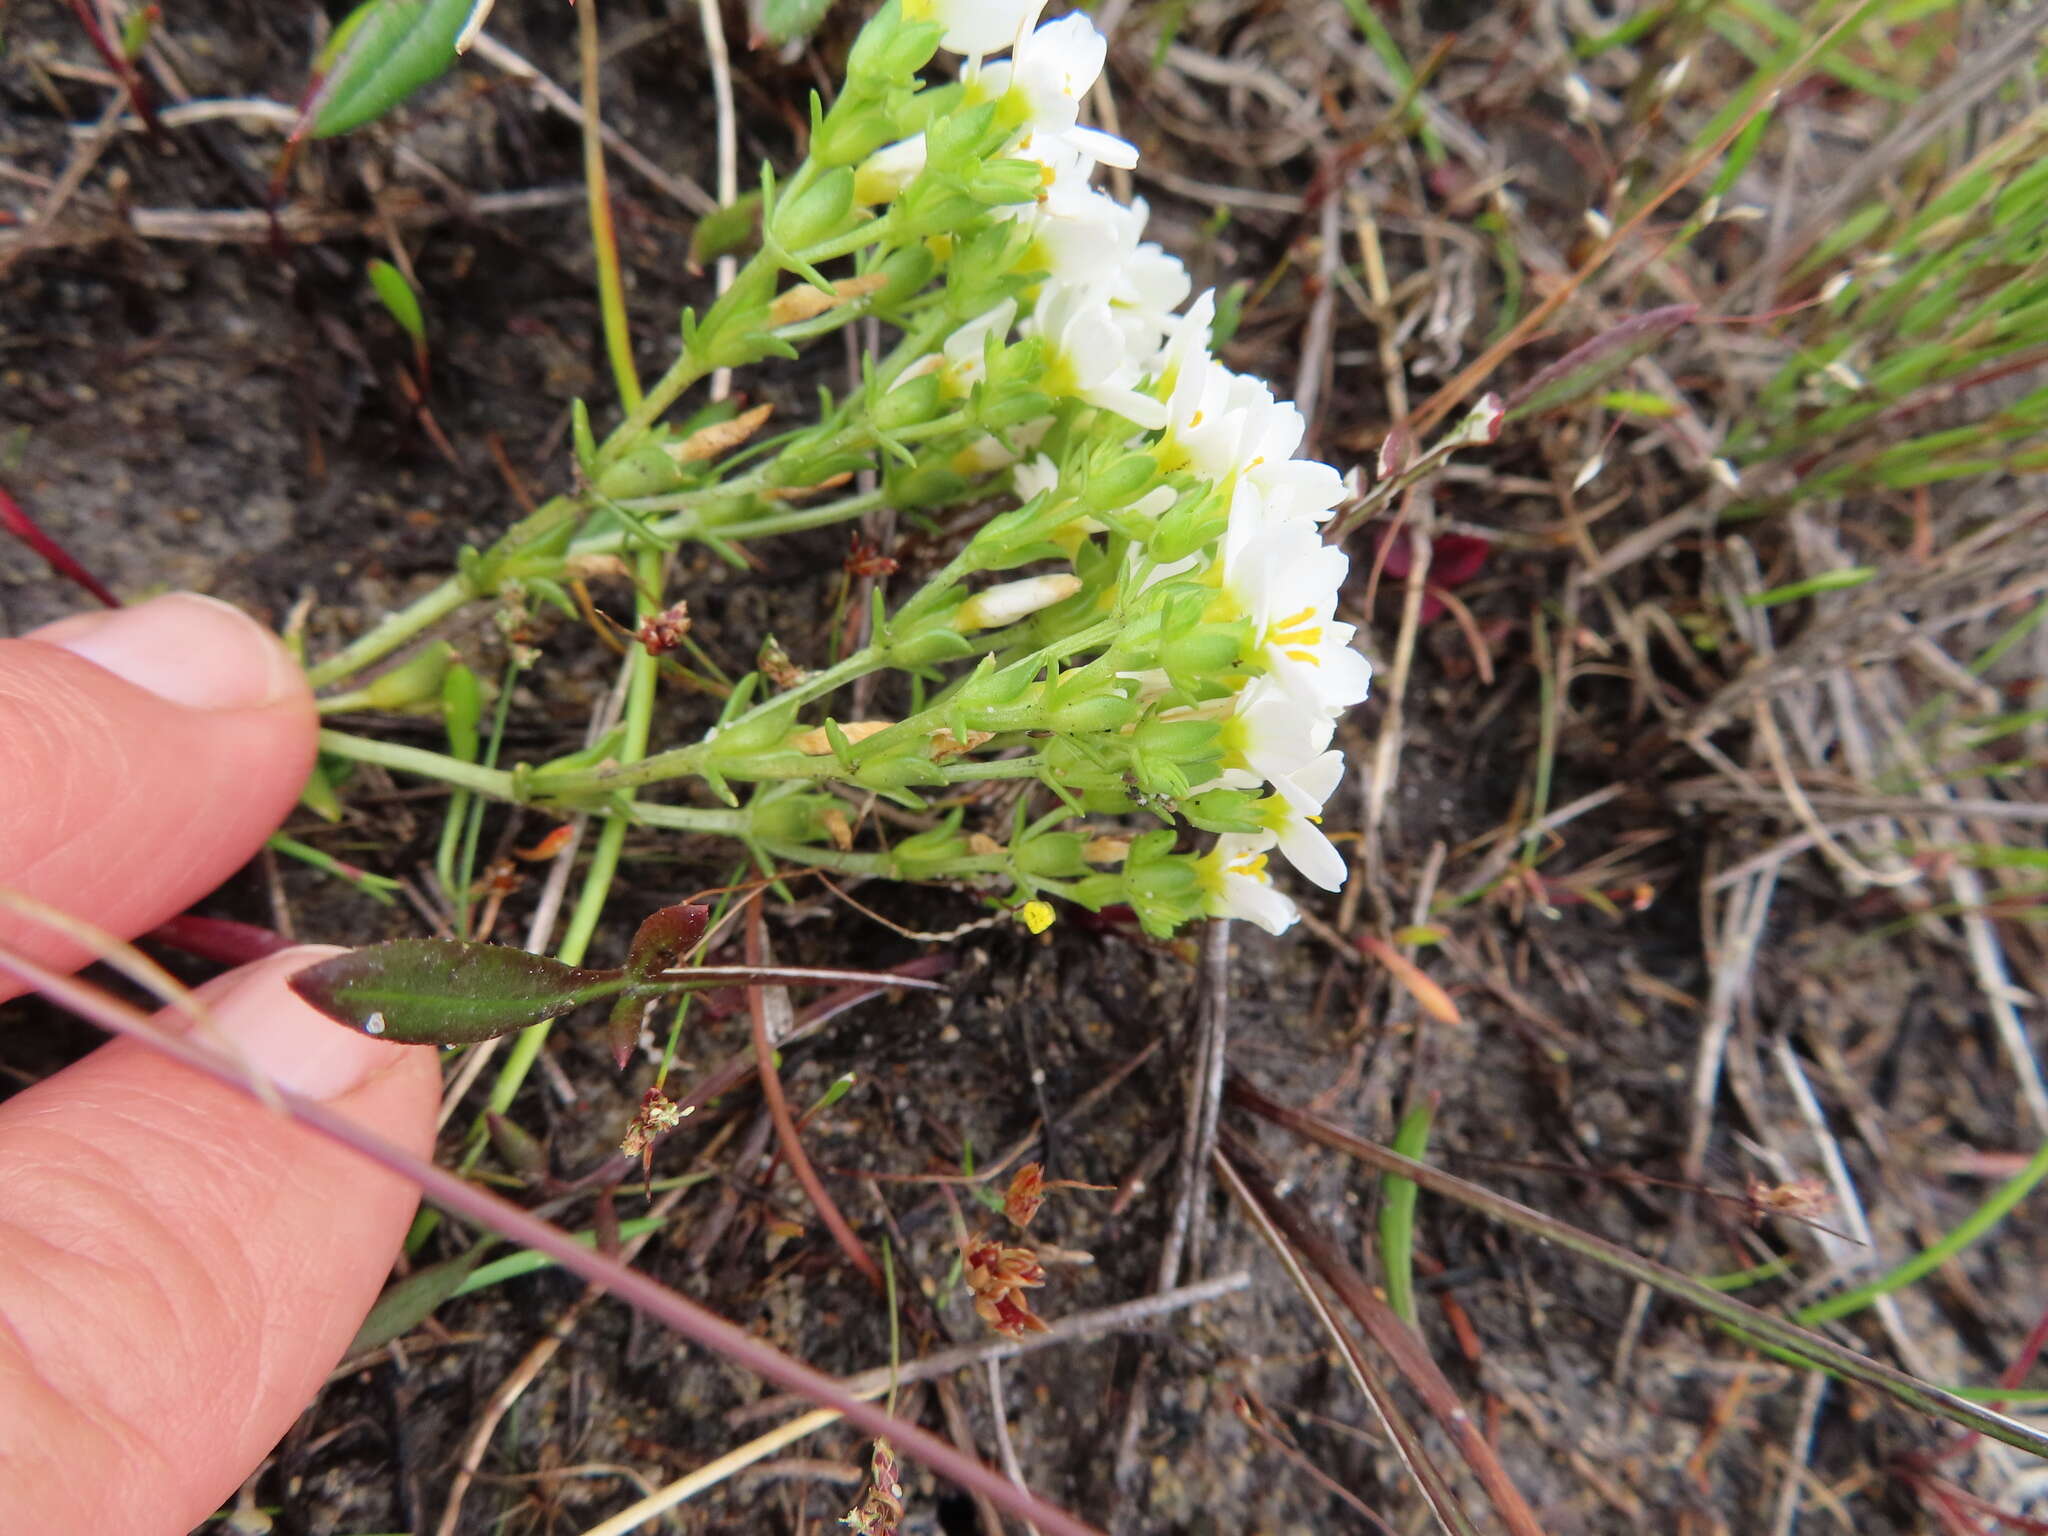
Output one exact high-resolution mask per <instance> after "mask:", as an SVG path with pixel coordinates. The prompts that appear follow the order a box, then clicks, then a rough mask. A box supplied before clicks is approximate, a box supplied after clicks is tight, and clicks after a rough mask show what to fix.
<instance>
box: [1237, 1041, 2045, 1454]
mask: <svg viewBox="0 0 2048 1536" xmlns="http://www.w3.org/2000/svg"><path fill="white" fill-rule="evenodd" d="M1225 1092H1226V1093H1227V1095H1228V1096H1229V1098H1230V1099H1231V1101H1232V1102H1233V1103H1236V1104H1238V1105H1240V1106H1241V1107H1243V1108H1245V1109H1249V1110H1251V1111H1252V1112H1253V1113H1254V1114H1256V1115H1258V1116H1260V1117H1261V1118H1262V1119H1266V1120H1270V1121H1272V1122H1273V1123H1274V1124H1275V1125H1284V1126H1286V1127H1287V1128H1288V1129H1289V1130H1291V1131H1295V1132H1297V1133H1299V1134H1300V1135H1303V1136H1306V1137H1307V1138H1309V1139H1310V1140H1311V1141H1315V1142H1320V1143H1321V1144H1322V1145H1323V1146H1326V1147H1330V1148H1332V1149H1334V1150H1336V1151H1339V1152H1344V1153H1348V1154H1349V1155H1351V1156H1352V1157H1355V1158H1357V1159H1358V1160H1359V1161H1360V1162H1361V1163H1364V1164H1366V1165H1367V1166H1368V1167H1371V1168H1375V1169H1378V1170H1379V1171H1380V1172H1382V1173H1393V1174H1398V1175H1399V1176H1401V1177H1402V1178H1406V1179H1412V1180H1414V1181H1415V1183H1417V1184H1419V1185H1420V1186H1421V1187H1422V1188H1424V1189H1426V1190H1428V1191H1429V1192H1430V1193H1431V1194H1436V1195H1442V1196H1444V1197H1445V1198H1447V1199H1451V1200H1456V1201H1458V1202H1459V1203H1460V1204H1462V1205H1468V1206H1471V1207H1472V1208H1473V1209H1474V1210H1477V1211H1479V1212H1481V1213H1482V1214H1484V1215H1487V1216H1491V1217H1492V1218H1493V1219H1495V1220H1496V1221H1499V1222H1502V1223H1504V1224H1505V1225H1507V1226H1511V1227H1513V1228H1515V1229H1516V1230H1517V1231H1521V1232H1526V1233H1528V1234H1529V1235H1530V1236H1532V1237H1540V1238H1543V1239H1545V1240H1546V1241H1548V1242H1553V1243H1556V1244H1558V1245H1559V1246H1560V1247H1562V1248H1566V1249H1569V1250H1570V1251H1571V1252H1573V1253H1576V1254H1579V1255H1580V1256H1582V1257H1584V1258H1589V1259H1592V1260H1593V1261H1595V1262H1596V1263H1600V1264H1605V1265H1606V1266H1607V1267H1608V1268H1610V1269H1613V1270H1616V1271H1618V1272H1620V1273H1621V1274H1624V1275H1627V1276H1629V1277H1630V1278H1631V1279H1635V1280H1640V1281H1642V1282H1643V1283H1644V1284H1645V1285H1648V1286H1651V1287H1652V1288H1654V1289H1656V1290H1658V1291H1661V1292H1663V1293H1664V1294H1665V1295H1667V1296H1673V1297H1676V1298H1678V1299H1679V1300H1681V1301H1684V1302H1686V1303H1688V1304H1689V1305H1691V1306H1694V1307H1697V1308H1698V1309H1699V1310H1700V1311H1702V1312H1705V1313H1706V1314H1708V1315H1709V1316H1710V1317H1713V1318H1715V1319H1717V1320H1719V1321H1720V1322H1723V1323H1725V1324H1727V1325H1728V1326H1729V1327H1730V1328H1732V1329H1734V1330H1736V1331H1737V1332H1739V1333H1741V1334H1743V1335H1746V1336H1748V1337H1749V1338H1751V1339H1753V1340H1755V1341H1757V1342H1758V1343H1761V1344H1763V1345H1765V1346H1767V1347H1769V1348H1772V1349H1775V1350H1781V1351H1784V1352H1785V1353H1787V1354H1790V1355H1793V1356H1796V1357H1798V1358H1799V1359H1800V1360H1801V1361H1802V1362H1803V1363H1805V1364H1808V1365H1811V1366H1814V1367H1816V1368H1818V1369H1821V1370H1825V1371H1830V1372H1832V1373H1834V1374H1835V1375H1838V1376H1842V1377H1844V1378H1846V1379H1848V1380H1850V1381H1854V1382H1859V1383H1861V1384H1862V1385H1864V1386H1867V1387H1871V1388H1873V1389H1875V1390H1877V1391H1879V1392H1882V1393H1884V1394H1885V1395H1886V1396H1888V1397H1890V1398H1893V1399H1894V1400H1896V1401H1897V1402H1900V1403H1902V1404H1904V1405H1905V1406H1907V1407H1909V1408H1913V1409H1916V1410H1918V1411H1919V1412H1921V1413H1925V1414H1930V1415H1932V1416H1933V1417H1935V1418H1939V1419H1946V1420H1948V1421H1949V1422H1950V1423H1952V1424H1960V1425H1962V1426H1963V1427H1964V1428H1966V1429H1974V1430H1978V1431H1980V1432H1982V1433H1983V1434H1986V1435H1989V1436H1990V1437H1991V1438H1992V1439H1994V1440H1999V1441H2003V1442H2004V1443H2005V1444H2007V1445H2010V1446H2014V1447H2016V1448H2017V1449H2019V1450H2023V1451H2027V1452H2030V1453H2032V1454H2033V1455H2035V1456H2039V1457H2041V1458H2043V1459H2044V1460H2048V1433H2043V1432H2042V1431H2041V1430H2039V1429H2036V1428H2035V1427H2034V1426H2032V1425H2030V1424H2022V1423H2020V1422H2018V1421H2017V1420H2014V1419H2009V1418H2007V1417H2006V1416H2005V1415H2004V1414H2000V1413H1992V1412H1989V1411H1988V1410H1986V1409H1984V1408H1982V1407H1980V1406H1979V1405H1978V1404H1976V1403H1972V1402H1968V1401H1966V1400H1965V1399H1963V1398H1960V1397H1957V1396H1956V1395H1955V1394H1954V1393H1952V1392H1945V1391H1943V1390H1942V1389H1941V1388H1939V1387H1935V1386H1931V1385H1929V1384H1928V1383H1926V1382H1924V1381H1920V1380H1917V1379H1916V1378H1914V1377H1912V1376H1908V1375H1907V1374H1906V1373H1905V1372H1903V1371H1899V1370H1895V1369H1894V1368H1892V1367H1891V1366H1888V1365H1885V1364H1882V1363H1881V1362H1879V1361H1876V1360H1872V1359H1870V1358H1869V1357H1868V1356H1865V1355H1859V1354H1857V1353H1856V1352H1855V1351H1854V1350H1850V1349H1845V1348H1843V1347H1842V1346H1841V1345H1839V1344H1837V1343H1835V1342H1834V1340H1832V1339H1829V1338H1826V1337H1823V1336H1822V1335H1821V1334H1818V1333H1815V1332H1813V1331H1811V1330H1810V1329H1806V1328H1801V1327H1799V1326H1798V1325H1797V1324H1794V1323H1788V1322H1786V1321H1785V1320H1784V1319H1783V1318H1780V1317H1775V1316H1773V1315H1772V1314H1771V1313H1768V1312H1764V1311H1760V1310H1758V1309H1757V1308H1755V1307H1752V1306H1749V1305H1747V1304H1745V1303H1743V1302H1739V1301H1736V1300H1735V1299H1734V1298H1733V1297H1731V1296H1727V1295H1724V1294H1723V1293H1722V1292H1720V1291H1717V1290H1715V1289H1713V1288H1712V1287H1711V1286H1708V1285H1704V1284H1702V1283H1701V1282H1699V1281H1698V1280H1695V1279H1693V1278H1692V1276H1690V1275H1684V1274H1680V1273H1679V1272H1678V1271H1677V1270H1675V1269H1669V1268H1666V1267H1665V1266H1664V1265H1662V1264H1659V1263H1658V1262H1657V1261H1656V1260H1655V1259H1646V1258H1644V1257H1643V1256H1642V1255H1641V1254H1637V1253H1631V1252H1629V1251H1628V1250H1627V1249H1626V1248H1622V1247H1619V1246H1617V1245H1616V1244H1614V1243H1610V1242H1608V1241H1607V1240H1606V1239H1605V1238H1601V1237H1595V1236H1593V1235H1592V1234H1591V1233H1589V1232H1583V1231H1581V1230H1580V1229H1579V1228H1577V1227H1574V1226H1572V1225H1571V1224H1570V1223H1569V1222H1563V1221H1559V1220H1558V1219H1557V1218H1556V1217H1554V1216H1546V1215H1544V1214H1543V1213H1542V1212H1541V1211H1535V1210H1531V1209H1530V1208H1529V1207H1528V1206H1526V1205H1523V1204H1521V1203H1520V1202H1519V1201H1515V1200H1510V1199H1508V1198H1507V1197H1506V1196H1505V1195H1497V1194H1495V1193H1494V1192H1493V1191H1492V1190H1489V1189H1483V1188H1481V1187H1480V1186H1479V1185H1477V1184H1473V1183H1471V1182H1469V1181H1467V1180H1465V1179H1461V1178H1459V1177H1457V1176H1456V1175H1455V1174H1449V1173H1445V1172H1444V1171H1443V1170H1442V1169H1440V1168H1432V1167H1430V1166H1429V1165H1428V1164H1427V1163H1418V1162H1415V1161H1414V1160H1413V1159H1410V1158H1406V1157H1403V1156H1401V1155H1400V1154H1399V1153H1398V1152H1395V1151H1392V1150H1391V1149H1389V1148H1387V1147H1383V1146H1381V1145H1379V1144H1378V1143H1377V1142H1372V1141H1367V1140H1365V1139H1364V1138H1363V1137H1360V1136H1354V1135H1352V1134H1351V1133H1350V1132H1349V1131H1347V1130H1344V1129H1343V1128H1342V1127H1341V1126H1335V1125H1332V1124H1330V1122H1329V1121H1327V1120H1324V1119H1322V1118H1321V1117H1320V1116H1317V1115H1311V1114H1308V1113H1305V1112H1304V1111H1302V1110H1298V1109H1295V1108H1293V1107H1291V1106H1289V1105H1286V1104H1282V1103H1280V1102H1279V1101H1278V1100H1276V1099H1271V1098H1268V1097H1267V1096H1266V1095H1265V1094H1263V1093H1261V1092H1259V1090H1258V1089H1256V1088H1254V1087H1252V1086H1251V1084H1249V1083H1247V1082H1245V1081H1244V1079H1242V1078H1238V1077H1233V1078H1232V1079H1231V1080H1230V1083H1229V1085H1228V1087H1227V1088H1226V1090H1225Z"/></svg>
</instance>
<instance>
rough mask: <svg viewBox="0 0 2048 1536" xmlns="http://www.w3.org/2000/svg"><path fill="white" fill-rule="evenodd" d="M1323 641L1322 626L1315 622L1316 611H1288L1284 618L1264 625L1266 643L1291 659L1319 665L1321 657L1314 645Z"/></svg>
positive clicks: (1313, 665) (1308, 609) (1306, 609)
mask: <svg viewBox="0 0 2048 1536" xmlns="http://www.w3.org/2000/svg"><path fill="white" fill-rule="evenodd" d="M1322 643H1323V626H1322V625H1321V624H1319V623H1317V622H1316V611H1315V609H1313V608H1304V609H1302V610H1301V611H1300V612H1299V613H1290V614H1289V615H1288V616H1287V617H1286V618H1284V619H1281V620H1279V621H1277V622H1276V623H1273V624H1270V625H1268V626H1267V627H1266V644H1268V645H1270V646H1272V647H1273V648H1274V649H1275V650H1277V651H1279V652H1280V654H1281V655H1283V656H1285V657H1287V658H1288V659H1289V660H1291V661H1301V662H1306V663H1307V664H1308V665H1309V666H1312V667H1319V666H1321V665H1322V664H1323V662H1322V658H1321V657H1320V656H1318V655H1317V654H1316V652H1315V647H1316V646H1319V645H1321V644H1322Z"/></svg>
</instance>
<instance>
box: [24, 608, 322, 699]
mask: <svg viewBox="0 0 2048 1536" xmlns="http://www.w3.org/2000/svg"><path fill="white" fill-rule="evenodd" d="M28 638H30V639H31V640H40V641H43V642H44V643H45V644H48V645H55V646H60V647H62V648H63V649H64V650H67V651H69V652H71V654H72V655H74V656H81V657H83V658H84V659H85V660H87V661H90V662H92V663H94V664H95V665H97V666H102V667H105V668H106V669H107V670H108V671H109V672H111V673H113V674H114V675H115V676H116V677H118V678H120V679H122V680H123V681H124V682H129V683H133V684H134V685H135V686H136V687H138V688H144V689H147V690H148V691H149V692H151V693H153V694H155V695H156V696H157V697H158V698H161V699H167V700H169V701H170V702H171V703H173V704H182V705H184V706H185V707H186V708H187V709H255V708H258V707H259V706H261V705H265V704H273V703H275V702H276V701H277V700H279V699H281V698H283V697H284V696H285V695H286V694H288V693H290V692H291V691H292V690H293V689H295V688H300V687H303V686H304V685H303V683H302V682H301V681H300V676H299V668H298V664H297V663H296V662H294V661H293V660H292V658H291V656H290V655H289V654H288V653H287V652H286V651H285V648H284V646H283V645H282V644H280V643H279V641H278V638H277V636H275V635H273V634H271V633H270V631H269V630H267V629H265V628H264V627H263V626H262V625H261V624H258V623H257V622H256V621H255V620H254V619H252V618H250V617H249V616H248V615H247V614H245V613H243V612H242V611H241V610H240V609H238V608H231V607H229V606H228V605H227V604H226V603H223V602H220V601H218V600H217V599H215V598H211V597H202V596H200V595H199V594H198V593H196V592H174V593H172V594H170V595H169V596H168V597H158V598H152V599H151V600H150V601H149V602H146V603H138V604H136V605H135V606H134V607H132V608H116V609H113V610H111V611H109V612H106V613H83V614H79V615H77V616H76V617H75V618H69V619H60V620H58V621H57V622H56V623H55V624H49V625H45V626H44V627H43V628H42V629H39V630H36V631H35V632H34V633H33V634H31V635H30V636H29V637H28Z"/></svg>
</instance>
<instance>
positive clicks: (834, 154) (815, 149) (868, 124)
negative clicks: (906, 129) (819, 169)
mask: <svg viewBox="0 0 2048 1536" xmlns="http://www.w3.org/2000/svg"><path fill="white" fill-rule="evenodd" d="M884 100H885V98H884V97H882V96H881V95H878V94H875V93H872V92H861V93H857V92H855V91H854V90H852V89H849V90H848V91H847V92H846V94H845V95H843V96H841V97H840V98H839V99H838V100H837V101H835V102H833V103H832V110H831V111H830V112H827V113H826V114H825V116H824V117H823V119H822V120H820V122H819V123H818V126H817V130H816V131H815V132H814V133H812V135H811V158H812V159H813V160H815V161H816V162H817V163H818V164H820V165H829V166H845V167H852V166H856V165H859V164H860V163H861V161H863V160H865V159H867V157H868V156H869V155H872V154H873V153H874V152H875V151H876V150H878V149H880V148H881V147H882V146H883V145H884V144H887V143H890V142H891V141H893V140H894V139H895V138H896V137H897V134H896V130H895V126H894V123H893V121H892V114H891V113H890V112H889V111H888V109H887V108H886V106H885V105H884Z"/></svg>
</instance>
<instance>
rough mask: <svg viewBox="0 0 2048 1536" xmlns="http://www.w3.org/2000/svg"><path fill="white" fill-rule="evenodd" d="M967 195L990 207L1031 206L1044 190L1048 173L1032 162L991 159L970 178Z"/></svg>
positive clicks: (969, 175) (973, 172)
mask: <svg viewBox="0 0 2048 1536" xmlns="http://www.w3.org/2000/svg"><path fill="white" fill-rule="evenodd" d="M966 185H967V195H968V196H969V197H971V198H973V199H974V200H975V201H976V202H978V203H987V204H988V205H990V206H991V207H994V206H997V205H999V204H1008V203H1028V202H1030V201H1032V200H1033V199H1034V198H1036V197H1037V196H1038V194H1039V193H1040V192H1042V191H1043V190H1044V189H1045V172H1044V171H1043V169H1042V168H1041V167H1040V166H1039V165H1038V164H1037V162H1035V161H1031V160H990V161H987V162H985V163H984V164H983V165H982V166H981V167H980V168H979V169H977V170H975V171H972V172H970V173H969V174H968V177H967V183H966Z"/></svg>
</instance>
